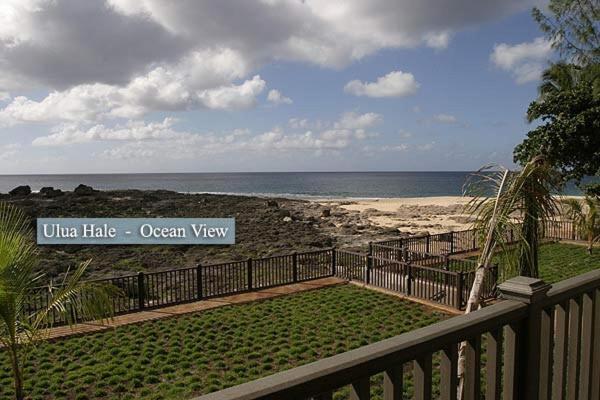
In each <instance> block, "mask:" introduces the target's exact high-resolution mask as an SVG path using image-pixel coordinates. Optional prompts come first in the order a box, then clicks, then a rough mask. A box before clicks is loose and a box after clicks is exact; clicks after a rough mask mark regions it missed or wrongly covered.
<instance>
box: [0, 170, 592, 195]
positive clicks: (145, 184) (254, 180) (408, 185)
mask: <svg viewBox="0 0 600 400" xmlns="http://www.w3.org/2000/svg"><path fill="white" fill-rule="evenodd" d="M469 174H471V172H261V173H254V172H252V173H168V174H92V175H83V174H81V175H76V174H74V175H0V193H7V192H8V191H10V190H11V189H13V188H14V187H16V186H19V185H29V186H31V189H32V190H34V191H38V190H40V188H42V187H44V186H53V187H54V188H60V189H63V190H73V188H75V187H76V186H77V185H79V184H80V183H83V184H85V185H89V186H92V187H93V188H95V189H100V190H111V189H145V190H156V189H165V190H172V191H177V192H187V193H224V194H244V195H261V196H279V197H300V198H357V199H360V198H393V197H431V196H460V195H461V194H462V187H463V184H464V183H465V180H466V179H467V177H468V176H469ZM565 194H569V195H578V194H581V192H580V191H579V189H578V188H577V187H576V186H575V185H573V184H569V185H567V187H566V188H565Z"/></svg>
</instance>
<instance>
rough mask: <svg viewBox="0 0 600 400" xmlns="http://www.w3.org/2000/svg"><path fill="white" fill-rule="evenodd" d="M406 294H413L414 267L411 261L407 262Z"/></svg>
mask: <svg viewBox="0 0 600 400" xmlns="http://www.w3.org/2000/svg"><path fill="white" fill-rule="evenodd" d="M406 294H407V295H408V296H411V295H412V267H411V265H410V263H408V262H407V263H406Z"/></svg>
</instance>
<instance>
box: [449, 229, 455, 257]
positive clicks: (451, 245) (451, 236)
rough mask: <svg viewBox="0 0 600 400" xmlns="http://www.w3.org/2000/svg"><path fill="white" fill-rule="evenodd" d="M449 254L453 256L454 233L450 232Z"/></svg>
mask: <svg viewBox="0 0 600 400" xmlns="http://www.w3.org/2000/svg"><path fill="white" fill-rule="evenodd" d="M450 254H454V231H450Z"/></svg>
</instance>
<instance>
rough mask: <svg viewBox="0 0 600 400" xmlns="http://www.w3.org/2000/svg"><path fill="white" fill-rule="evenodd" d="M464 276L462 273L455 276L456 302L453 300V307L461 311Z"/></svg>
mask: <svg viewBox="0 0 600 400" xmlns="http://www.w3.org/2000/svg"><path fill="white" fill-rule="evenodd" d="M463 277H464V275H463V272H462V271H459V272H458V275H456V296H455V298H456V300H455V305H454V307H456V309H457V310H461V309H462V304H463V301H462V292H463V282H464V278H463Z"/></svg>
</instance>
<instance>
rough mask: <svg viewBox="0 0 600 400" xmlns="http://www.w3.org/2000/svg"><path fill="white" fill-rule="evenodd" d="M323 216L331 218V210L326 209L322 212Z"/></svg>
mask: <svg viewBox="0 0 600 400" xmlns="http://www.w3.org/2000/svg"><path fill="white" fill-rule="evenodd" d="M321 216H323V217H329V216H331V210H330V209H329V208H326V209H324V210H323V211H322V212H321Z"/></svg>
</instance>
